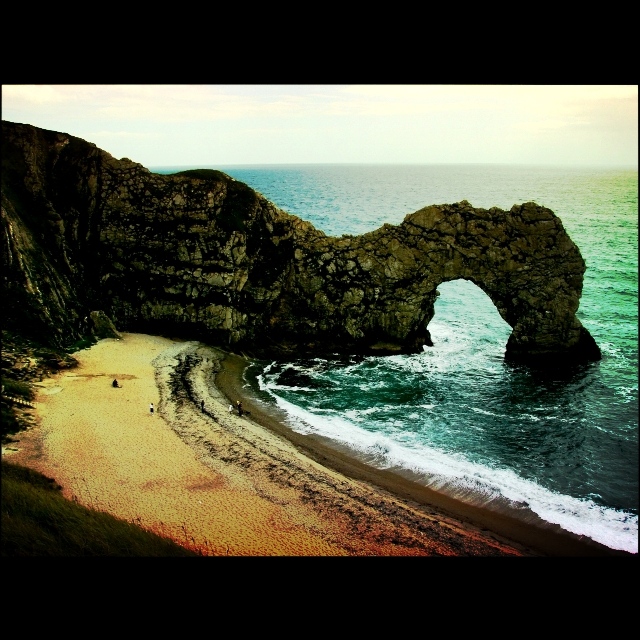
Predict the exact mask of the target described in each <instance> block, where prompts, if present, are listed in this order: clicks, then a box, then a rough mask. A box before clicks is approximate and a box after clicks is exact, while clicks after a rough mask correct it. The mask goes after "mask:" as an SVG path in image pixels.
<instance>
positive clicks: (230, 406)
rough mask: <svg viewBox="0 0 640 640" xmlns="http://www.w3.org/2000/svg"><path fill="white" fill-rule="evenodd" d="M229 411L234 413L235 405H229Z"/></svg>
mask: <svg viewBox="0 0 640 640" xmlns="http://www.w3.org/2000/svg"><path fill="white" fill-rule="evenodd" d="M229 413H233V405H232V404H230V405H229Z"/></svg>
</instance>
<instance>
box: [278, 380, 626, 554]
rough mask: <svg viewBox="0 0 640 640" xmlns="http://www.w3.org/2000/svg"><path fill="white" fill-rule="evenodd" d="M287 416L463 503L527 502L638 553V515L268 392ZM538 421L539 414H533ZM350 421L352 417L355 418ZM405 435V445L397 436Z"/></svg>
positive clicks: (549, 517)
mask: <svg viewBox="0 0 640 640" xmlns="http://www.w3.org/2000/svg"><path fill="white" fill-rule="evenodd" d="M268 391H269V393H271V395H272V396H273V397H274V399H275V400H276V402H277V404H278V406H279V407H280V408H281V409H282V410H284V411H285V412H286V414H287V415H288V424H289V426H290V427H291V428H292V429H294V430H295V431H297V432H299V433H303V434H312V433H313V434H317V435H321V436H324V437H326V438H329V439H331V440H333V441H335V442H336V443H339V444H340V445H342V446H347V447H349V448H350V449H352V450H353V451H354V453H355V454H356V455H359V456H362V457H364V458H365V459H366V460H367V461H368V462H369V463H370V464H373V465H374V466H376V467H378V468H380V469H405V470H407V471H412V472H414V473H417V474H420V475H422V476H423V479H424V482H425V484H427V485H428V486H432V487H433V488H435V489H440V490H442V491H446V492H448V493H450V494H452V495H454V496H455V497H457V498H458V499H464V500H468V501H470V502H473V503H474V504H478V505H482V506H487V507H489V508H491V503H496V504H498V503H500V504H503V503H504V501H505V500H506V501H508V502H509V503H511V504H513V505H514V508H515V507H516V506H517V505H522V504H525V505H527V507H528V508H529V509H530V510H531V511H532V512H533V513H535V514H537V515H538V516H539V517H540V518H542V519H543V520H545V521H546V522H549V523H552V524H557V525H559V526H560V527H562V528H563V529H565V530H567V531H570V532H572V533H575V534H577V535H583V536H587V537H589V538H591V539H593V540H595V541H596V542H600V543H602V544H604V545H606V546H608V547H610V548H612V549H620V550H623V551H630V552H632V553H637V551H638V517H637V516H635V515H633V514H629V513H625V512H619V511H615V510H613V509H609V508H604V507H601V506H599V505H597V504H596V503H595V502H593V501H592V500H579V499H576V498H573V497H570V496H565V495H560V494H557V493H554V492H553V491H550V490H548V489H545V488H544V487H541V486H540V485H538V484H536V483H535V482H533V481H531V480H527V479H523V478H521V477H519V476H518V475H516V474H515V473H514V472H513V471H511V470H509V469H499V468H491V467H488V466H486V465H483V464H478V463H474V462H471V461H469V460H467V459H466V458H465V457H464V456H463V455H461V454H458V453H450V452H447V451H442V450H439V449H437V448H435V447H427V446H424V445H422V444H419V443H417V441H416V438H415V437H413V436H412V435H411V434H409V433H407V432H405V431H402V430H401V429H398V430H397V433H394V434H393V437H390V436H387V435H384V434H381V433H373V432H369V431H367V430H366V429H363V428H361V427H360V426H358V424H357V417H358V416H362V415H366V413H367V412H366V411H360V412H351V413H349V414H343V415H338V414H337V413H336V412H335V411H333V410H328V409H324V410H322V411H315V410H313V411H308V410H305V409H303V408H301V407H299V406H296V405H294V404H293V403H291V402H288V401H287V400H285V399H283V398H281V397H279V396H278V395H277V394H276V393H273V391H272V390H271V389H268ZM530 417H531V418H535V416H530ZM350 418H351V419H350ZM399 434H402V436H403V437H402V441H401V440H400V439H399V437H398V435H399Z"/></svg>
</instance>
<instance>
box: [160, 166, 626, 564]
mask: <svg viewBox="0 0 640 640" xmlns="http://www.w3.org/2000/svg"><path fill="white" fill-rule="evenodd" d="M185 168H193V167H174V168H169V167H165V168H156V169H154V170H155V171H156V172H159V173H170V172H172V171H178V170H183V169H185ZM199 168H204V167H199ZM209 168H215V169H219V170H222V171H224V172H225V173H228V174H229V175H231V176H232V177H234V178H235V179H237V180H241V181H242V182H245V183H247V184H248V185H249V186H251V187H252V188H254V189H255V190H257V191H259V192H260V193H262V194H263V195H264V196H265V197H266V198H268V199H269V200H271V201H272V202H273V203H274V204H276V205H277V206H278V207H280V208H281V209H284V210H285V211H287V212H288V213H292V214H295V215H297V216H299V217H301V218H303V219H305V220H308V221H310V222H311V223H313V224H314V225H315V226H316V227H317V228H319V229H321V230H323V231H324V232H326V233H327V234H329V235H334V236H339V235H342V234H361V233H365V232H367V231H372V230H374V229H377V228H378V227H380V226H381V225H382V224H384V223H391V224H398V223H400V222H401V221H402V220H403V218H404V216H405V215H407V214H408V213H413V212H414V211H416V210H418V209H420V208H422V207H424V206H426V205H429V204H445V203H453V202H458V201H460V200H468V201H469V202H470V203H471V204H472V205H473V206H475V207H483V208H489V207H493V206H497V207H500V208H502V209H510V208H511V207H512V206H513V205H514V204H520V203H522V202H527V201H535V202H537V203H538V204H541V205H544V206H546V207H549V208H550V209H552V210H553V211H554V212H555V213H556V214H557V215H558V216H559V217H560V218H561V220H562V222H563V224H564V226H565V228H566V230H567V231H568V233H569V235H570V236H571V238H572V239H573V241H574V242H575V243H576V244H577V245H578V247H579V248H580V251H581V253H582V256H583V257H584V259H585V261H586V264H587V271H586V274H585V280H584V288H583V295H582V299H581V302H580V308H579V310H578V317H579V318H580V320H581V322H582V324H583V325H584V326H585V327H586V328H587V329H588V330H589V332H590V333H591V334H592V335H593V337H594V338H595V340H596V342H597V343H598V345H599V346H600V348H601V350H602V353H603V358H602V360H601V361H600V362H597V363H591V364H589V365H584V366H580V367H576V368H574V369H573V370H571V371H569V372H566V371H565V372H562V371H556V372H553V371H551V372H545V373H541V372H536V371H535V370H531V369H528V368H526V367H519V366H512V365H506V364H505V363H504V361H503V356H504V351H505V346H506V342H507V339H508V336H509V333H510V328H509V326H508V325H507V324H506V323H505V322H504V321H503V320H502V319H501V318H500V316H499V314H498V312H497V310H496V309H495V308H494V306H493V304H492V303H491V301H490V300H489V298H488V297H487V296H486V295H485V294H484V293H483V292H482V291H481V290H480V289H479V288H477V287H476V286H475V285H473V284H472V283H470V282H468V281H464V280H457V281H454V282H449V283H445V284H443V285H441V286H440V287H439V291H440V297H439V298H438V301H437V303H436V314H435V317H434V318H433V320H432V321H431V323H430V324H429V330H430V332H431V336H432V339H433V342H434V346H433V347H430V348H425V350H424V352H423V353H420V354H417V355H412V356H392V357H387V358H383V357H368V358H346V359H343V360H340V361H338V360H336V361H330V360H325V359H313V360H301V361H295V362H289V363H282V362H279V363H276V362H254V363H253V364H252V366H251V367H250V368H249V369H248V370H247V372H246V374H245V376H246V381H247V384H248V385H249V386H251V387H252V388H253V389H254V390H255V392H256V393H257V394H259V396H260V397H262V398H263V400H264V401H265V402H268V403H275V404H277V405H278V406H279V407H280V408H281V409H283V410H284V411H286V413H287V415H288V423H289V426H290V427H291V428H292V429H295V430H296V431H300V432H302V433H315V434H319V435H322V436H324V437H327V438H329V439H330V440H331V441H333V442H335V443H336V445H337V446H340V447H343V448H344V447H346V448H348V449H349V450H350V451H352V453H353V454H354V455H355V456H357V457H359V458H361V459H363V460H365V461H367V462H369V463H370V464H373V465H376V466H379V467H381V468H386V469H393V470H395V471H397V472H399V473H405V474H407V475H410V477H412V478H413V479H414V480H417V481H419V482H422V483H424V484H426V485H429V486H432V487H434V488H437V489H439V490H441V491H445V492H447V493H450V494H451V495H453V496H455V497H457V498H459V499H461V500H466V501H469V502H471V503H474V504H479V505H484V506H487V507H489V508H495V509H499V510H508V511H509V512H510V513H512V514H514V513H515V514H516V515H518V516H519V517H522V518H523V519H525V520H526V519H528V518H531V517H537V518H541V519H542V520H544V521H546V522H549V523H553V524H557V525H560V526H561V527H563V528H565V529H566V530H568V531H572V532H574V533H577V534H580V535H585V536H588V537H590V538H592V539H594V540H596V541H598V542H600V543H602V544H605V545H607V546H609V547H611V548H613V549H622V550H626V551H631V552H634V553H637V551H638V172H637V169H636V168H633V169H631V168H626V169H625V168H619V169H611V168H606V169H605V168H597V167H592V168H584V167H580V168H577V167H576V168H567V167H552V166H545V167H541V166H515V167H514V166H506V165H504V166H503V165H388V166H381V165H300V166H286V165H274V166H266V165H265V166H256V167H250V166H236V167H233V166H228V167H209Z"/></svg>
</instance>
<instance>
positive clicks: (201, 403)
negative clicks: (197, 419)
mask: <svg viewBox="0 0 640 640" xmlns="http://www.w3.org/2000/svg"><path fill="white" fill-rule="evenodd" d="M200 411H204V400H200Z"/></svg>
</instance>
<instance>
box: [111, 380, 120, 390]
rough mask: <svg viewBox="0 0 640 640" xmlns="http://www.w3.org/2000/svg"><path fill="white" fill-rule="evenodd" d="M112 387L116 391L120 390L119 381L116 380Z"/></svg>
mask: <svg viewBox="0 0 640 640" xmlns="http://www.w3.org/2000/svg"><path fill="white" fill-rule="evenodd" d="M111 386H112V387H113V388H114V389H118V388H119V387H120V385H119V384H118V381H117V380H114V381H113V382H112V383H111Z"/></svg>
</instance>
